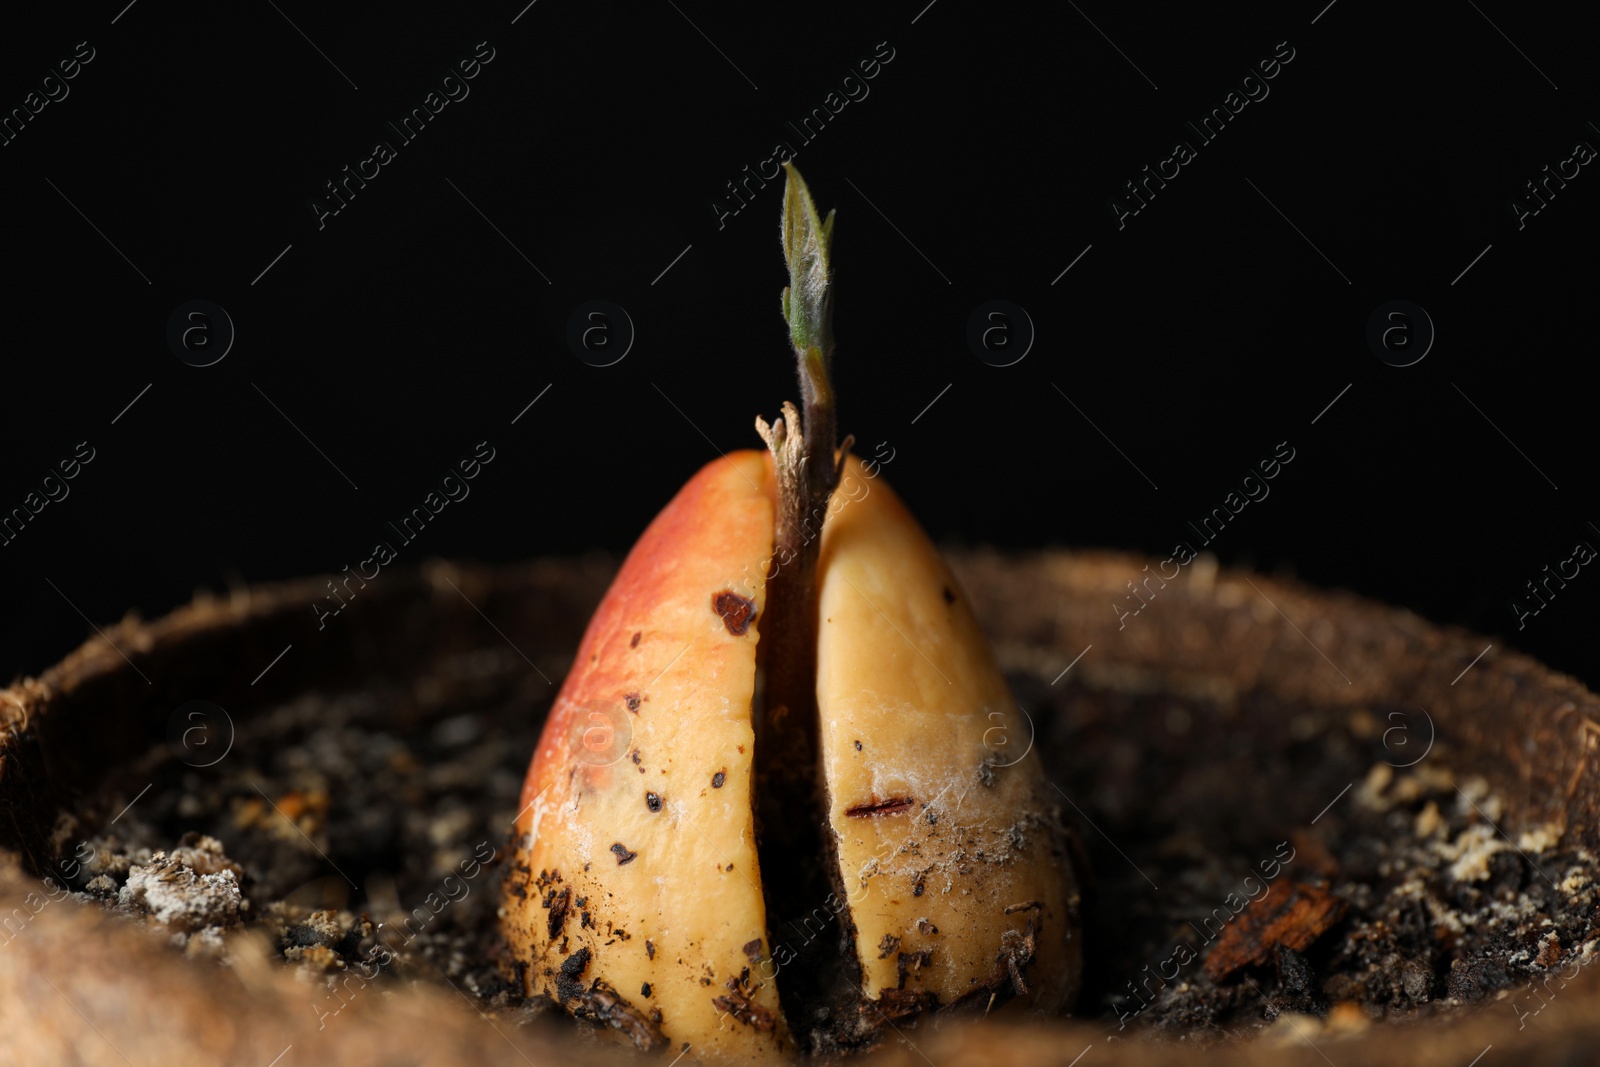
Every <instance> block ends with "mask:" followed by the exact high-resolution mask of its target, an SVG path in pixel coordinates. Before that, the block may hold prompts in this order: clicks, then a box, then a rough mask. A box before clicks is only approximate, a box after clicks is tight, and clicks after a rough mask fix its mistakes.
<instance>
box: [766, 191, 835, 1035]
mask: <svg viewBox="0 0 1600 1067" xmlns="http://www.w3.org/2000/svg"><path fill="white" fill-rule="evenodd" d="M785 167H786V168H787V170H788V172H789V177H788V182H787V185H786V187H785V189H784V200H783V253H784V258H785V260H787V262H788V265H789V285H788V286H787V287H786V288H785V289H784V290H783V316H784V319H785V320H786V321H787V323H788V325H789V339H790V343H791V346H792V347H793V349H794V355H795V363H796V368H797V370H798V372H799V376H800V399H801V403H802V404H803V405H804V412H805V415H804V421H803V422H802V420H801V413H800V411H798V410H796V408H795V406H794V404H792V403H790V402H788V401H785V402H784V404H783V414H782V416H781V417H780V418H779V419H777V420H776V421H774V422H773V423H771V424H768V422H767V421H766V420H765V419H763V418H761V417H760V416H757V417H756V430H757V432H758V433H760V434H761V437H762V439H763V440H764V441H766V443H767V447H768V448H769V449H770V450H771V451H772V457H773V467H774V470H775V472H776V475H777V482H778V503H777V513H776V515H775V523H774V526H775V529H774V537H773V567H774V568H776V570H775V571H774V572H772V573H771V575H770V577H769V578H768V580H767V590H766V601H767V602H766V608H765V615H766V618H765V621H764V622H763V623H762V627H761V641H762V644H763V646H765V647H764V648H763V652H764V654H765V661H766V688H765V699H764V705H765V708H764V714H763V715H762V716H761V718H760V720H759V722H758V726H757V729H758V741H757V745H756V771H757V776H758V778H759V779H760V781H761V788H760V791H759V796H760V827H761V829H760V850H761V865H762V872H763V875H764V880H766V881H768V887H767V888H768V892H767V897H768V919H769V921H770V922H773V923H776V922H777V921H778V920H779V919H780V918H781V917H787V916H793V915H798V914H800V912H801V910H802V909H804V908H805V907H806V906H807V902H812V903H814V902H815V900H818V899H822V898H821V896H820V893H821V892H825V891H826V890H827V888H828V885H829V881H830V879H829V875H828V873H827V872H826V871H824V870H823V868H827V867H828V866H829V864H828V863H827V862H822V863H819V862H818V859H819V858H823V857H828V856H830V855H831V852H830V850H829V847H828V846H829V845H830V843H831V840H832V839H831V836H830V835H829V834H827V833H826V831H825V822H826V811H827V808H826V805H825V803H824V798H823V796H822V790H821V789H820V784H821V774H820V759H821V753H820V746H819V744H818V722H817V588H816V586H817V582H816V576H817V558H818V556H819V554H820V550H821V547H822V537H821V534H822V522H823V519H824V517H825V516H826V515H827V512H828V500H829V498H830V497H831V496H832V495H833V490H834V488H835V487H836V486H837V485H838V484H839V474H840V471H841V469H842V468H843V465H844V456H845V453H846V452H847V451H848V450H849V447H850V441H849V440H848V439H847V440H846V441H845V445H844V449H842V450H836V448H835V435H836V433H837V429H836V414H835V411H834V392H833V384H832V382H831V381H830V380H829V371H830V369H831V366H832V363H833V272H832V263H831V259H832V251H833V218H834V214H833V212H831V211H830V212H829V213H828V217H827V219H825V220H824V219H821V218H819V217H818V215H817V208H816V205H815V204H814V203H813V202H812V199H811V193H810V191H809V190H808V189H807V188H806V184H805V181H804V179H802V178H801V177H800V174H799V172H798V171H796V170H795V169H794V167H793V166H792V165H789V164H785ZM769 642H770V644H769ZM791 971H795V972H799V973H795V974H791V973H790V972H791ZM813 971H815V972H816V973H818V974H821V973H822V972H821V971H818V970H817V969H816V968H798V969H797V968H785V969H784V975H785V979H786V980H787V981H786V984H790V985H791V990H792V991H793V992H795V993H798V994H800V995H799V996H797V997H790V996H789V994H787V993H786V994H785V997H786V1001H787V1003H786V1007H788V1008H789V1010H790V1011H791V1012H794V1011H798V1010H799V1009H800V1007H801V1004H800V1002H801V1001H812V1000H813V999H814V998H815V997H817V996H819V995H821V994H822V993H823V990H821V989H804V990H801V989H797V988H794V987H793V985H792V983H794V982H796V981H797V980H798V981H800V982H801V984H802V985H805V984H806V983H805V972H813ZM792 1021H793V1022H794V1023H795V1024H796V1027H797V1029H796V1033H797V1034H804V1033H806V1032H808V1028H809V1026H810V1025H811V1021H810V1020H806V1019H802V1018H800V1017H799V1016H796V1017H795V1018H794V1019H793V1020H792ZM802 1041H804V1038H803V1037H802Z"/></svg>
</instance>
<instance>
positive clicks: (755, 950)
mask: <svg viewBox="0 0 1600 1067" xmlns="http://www.w3.org/2000/svg"><path fill="white" fill-rule="evenodd" d="M744 954H745V957H746V958H747V959H748V960H749V961H750V962H751V963H760V962H761V939H760V938H759V937H758V938H756V939H755V940H754V941H746V942H745V944H744Z"/></svg>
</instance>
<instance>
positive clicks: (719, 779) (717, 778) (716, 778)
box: [711, 771, 728, 789]
mask: <svg viewBox="0 0 1600 1067" xmlns="http://www.w3.org/2000/svg"><path fill="white" fill-rule="evenodd" d="M727 780H728V776H727V775H726V774H724V773H722V772H721V771H718V772H717V773H716V774H713V775H712V776H711V788H712V789H721V788H722V783H723V782H726V781H727Z"/></svg>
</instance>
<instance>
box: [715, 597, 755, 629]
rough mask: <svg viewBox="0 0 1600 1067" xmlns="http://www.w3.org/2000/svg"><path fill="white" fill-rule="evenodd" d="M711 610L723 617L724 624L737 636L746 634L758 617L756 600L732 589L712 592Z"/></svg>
mask: <svg viewBox="0 0 1600 1067" xmlns="http://www.w3.org/2000/svg"><path fill="white" fill-rule="evenodd" d="M711 610H712V611H714V612H716V613H717V615H718V616H720V617H721V619H722V623H723V625H724V626H726V627H727V628H728V632H729V633H730V634H732V635H733V636H735V637H742V636H744V633H745V631H746V630H748V629H750V624H751V623H752V622H754V621H755V618H756V602H755V601H754V600H751V599H750V598H749V597H743V596H740V595H739V594H738V593H735V592H734V591H733V590H731V589H724V590H723V591H722V592H720V593H713V594H712V596H711Z"/></svg>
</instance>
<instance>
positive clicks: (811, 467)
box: [501, 173, 1081, 1061]
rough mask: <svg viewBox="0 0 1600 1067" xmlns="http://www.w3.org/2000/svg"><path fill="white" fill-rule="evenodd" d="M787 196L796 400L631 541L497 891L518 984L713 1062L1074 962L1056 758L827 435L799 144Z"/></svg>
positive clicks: (884, 497)
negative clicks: (1036, 749)
mask: <svg viewBox="0 0 1600 1067" xmlns="http://www.w3.org/2000/svg"><path fill="white" fill-rule="evenodd" d="M786 207H787V214H786V220H785V238H786V250H787V251H788V252H789V253H790V255H789V259H790V270H791V276H792V278H793V284H792V287H791V289H790V290H786V292H785V301H784V304H785V309H786V313H787V314H788V317H789V319H790V323H791V334H792V336H793V337H794V339H795V349H796V354H797V356H798V357H799V358H800V366H801V385H802V391H803V393H804V401H805V406H806V410H807V418H806V424H805V426H804V427H802V426H801V424H800V421H799V418H798V413H797V412H796V411H795V409H794V408H793V406H792V405H785V413H784V419H783V421H782V422H780V423H777V424H774V425H772V426H768V425H767V424H766V423H764V422H760V421H759V420H758V428H759V429H760V430H761V431H762V434H763V436H764V437H765V438H766V439H767V442H768V445H769V449H770V452H771V454H770V455H769V454H764V453H761V452H756V451H741V452H735V453H732V454H729V455H727V456H725V457H723V458H722V459H718V460H716V461H714V462H712V463H711V464H709V465H707V466H706V467H705V468H703V469H702V470H701V471H700V472H699V473H698V474H696V475H695V476H694V477H693V478H691V479H690V480H689V482H688V484H687V485H685V486H684V487H683V489H682V490H680V491H679V493H678V494H677V496H676V497H674V498H673V500H672V501H671V502H670V503H669V504H668V505H667V506H666V508H665V509H664V510H663V511H662V512H661V513H660V514H659V515H658V516H657V517H656V518H655V520H654V521H653V522H652V523H651V524H650V526H649V527H648V528H647V529H646V530H645V532H644V534H643V535H642V536H641V537H640V538H639V540H638V542H637V543H636V544H635V545H634V547H633V550H632V551H631V552H630V553H629V555H628V558H627V559H626V561H625V562H624V563H623V565H622V568H621V570H620V571H619V573H618V574H617V576H616V578H615V580H614V581H613V583H612V585H611V588H610V590H609V591H608V592H607V594H606V596H605V597H604V599H603V600H602V601H601V603H600V606H599V608H598V609H597V610H596V612H595V615H594V617H593V618H592V619H591V621H590V623H589V626H588V629H587V631H586V632H585V634H584V637H583V640H582V642H581V644H580V647H579V649H578V653H577V656H576V659H575V661H574V662H575V664H576V666H575V667H574V669H573V671H572V672H571V674H569V676H568V677H567V679H566V681H565V683H564V685H563V686H562V689H561V692H560V694H559V695H558V696H557V697H556V700H555V703H554V705H553V706H552V708H551V711H550V715H549V718H548V720H547V722H546V724H545V728H544V732H543V736H542V738H541V740H540V743H539V747H538V749H537V751H536V752H535V754H534V758H533V762H532V766H531V767H530V769H529V773H528V778H527V781H526V783H525V785H524V789H523V795H522V802H521V805H520V808H521V814H520V815H519V816H518V818H517V820H516V823H515V826H514V841H515V846H516V854H515V858H514V860H513V862H512V865H511V871H510V873H509V875H508V877H507V881H506V891H505V900H504V906H503V908H502V912H501V915H502V918H501V926H502V931H503V933H504V935H505V937H506V940H507V942H508V944H509V947H510V950H511V951H510V957H511V963H510V965H509V969H510V971H511V972H512V973H511V976H512V978H513V980H514V981H516V982H517V984H518V985H519V986H520V988H521V989H522V990H523V991H524V992H525V993H526V994H528V995H530V996H532V995H544V996H548V997H550V998H552V999H554V1000H556V1001H558V1002H559V1003H560V1004H561V1005H562V1006H563V1007H564V1008H565V1009H566V1010H568V1011H569V1012H571V1013H573V1014H574V1015H578V1016H582V1017H588V1018H592V1019H595V1020H597V1021H600V1022H602V1023H605V1024H608V1025H609V1026H611V1027H613V1028H615V1029H617V1030H619V1031H621V1032H622V1033H624V1034H625V1035H626V1036H628V1037H629V1038H631V1039H632V1040H633V1042H634V1043H635V1044H636V1045H638V1046H639V1047H641V1048H645V1049H652V1048H665V1047H667V1046H669V1045H670V1046H673V1047H675V1048H692V1049H693V1050H694V1055H695V1057H697V1058H701V1059H706V1060H711V1061H716V1060H757V1059H766V1058H771V1057H773V1056H777V1055H783V1054H789V1053H794V1052H830V1051H838V1050H844V1049H851V1048H857V1047H862V1046H866V1045H869V1044H871V1043H872V1042H873V1040H874V1039H875V1037H876V1036H877V1035H878V1033H879V1031H880V1030H881V1029H884V1028H886V1027H888V1026H889V1025H891V1024H893V1025H899V1024H901V1023H902V1022H903V1021H904V1020H907V1019H910V1018H913V1017H916V1016H919V1015H923V1014H925V1013H929V1012H957V1011H962V1010H964V1009H965V1010H971V1011H974V1012H976V1013H979V1014H981V1013H984V1012H987V1011H990V1010H998V1009H1000V1008H1001V1007H1002V1006H1004V1005H1007V1004H1012V1003H1014V1004H1018V1005H1021V1006H1023V1007H1025V1008H1031V1009H1033V1010H1036V1011H1045V1012H1055V1011H1059V1010H1061V1009H1062V1008H1064V1007H1065V1006H1066V1005H1067V1004H1068V1003H1070V1001H1071V999H1072V997H1073V995H1074V994H1075V992H1076V989H1077V986H1078V976H1079V972H1080V969H1081V949H1080V939H1079V935H1078V892H1077V887H1076V884H1075V882H1074V880H1073V876H1072V872H1071V869H1070V865H1069V861H1068V859H1067V855H1066V848H1065V845H1064V836H1063V835H1064V831H1063V829H1062V826H1061V822H1060V815H1059V811H1058V810H1057V808H1056V805H1055V803H1054V801H1053V797H1052V793H1051V789H1050V786H1049V783H1048V782H1047V781H1046V780H1045V778H1044V775H1043V773H1042V770H1041V768H1040V765H1039V762H1038V759H1037V757H1036V756H1034V755H1033V754H1032V753H1031V752H1030V753H1028V754H1025V755H1024V756H1023V757H1022V758H1021V759H1017V760H1015V761H1010V760H1001V759H1000V758H999V756H998V755H997V752H996V750H995V749H994V748H991V747H990V746H988V745H987V744H986V737H987V736H990V734H991V732H992V731H993V729H994V727H995V726H996V724H997V722H998V723H1002V724H1004V723H1013V720H1014V719H1015V718H1016V716H1017V713H1016V706H1015V704H1014V703H1013V701H1012V699H1011V697H1010V694H1009V693H1008V692H1007V689H1006V685H1005V682H1004V680H1003V679H1002V678H1001V676H1000V673H999V670H998V668H997V666H996V665H995V662H994V658H993V655H992V653H991V652H990V650H989V647H988V644H987V642H986V640H985V639H984V636H983V634H982V632H981V631H980V630H979V628H978V624H977V622H976V620H975V619H974V618H973V615H972V613H971V611H970V609H969V608H968V606H967V603H966V599H965V598H964V597H961V596H959V595H957V594H956V592H954V591H955V590H956V589H957V586H956V582H955V579H954V577H953V576H952V575H951V574H950V572H949V570H948V569H947V568H946V566H945V564H944V562H943V560H942V559H941V558H940V557H939V554H938V552H937V551H936V550H935V549H934V547H933V545H932V544H931V543H930V542H929V540H928V538H927V536H926V535H925V534H924V533H923V531H922V530H921V528H920V527H919V526H918V525H917V523H916V521H915V519H914V518H912V516H911V514H910V513H909V512H908V511H907V510H906V508H905V507H904V506H903V505H902V504H901V503H900V501H899V500H898V499H897V498H896V497H895V496H894V494H893V493H892V492H891V491H890V490H889V489H888V487H887V486H885V485H884V484H883V483H882V482H881V480H877V479H876V478H875V472H871V473H869V472H868V470H867V469H866V468H865V467H864V466H863V465H862V464H861V463H860V461H859V460H857V459H855V458H854V457H851V456H849V454H848V442H847V443H846V448H845V450H840V451H836V450H835V448H834V445H833V441H832V437H833V423H832V411H831V404H832V392H831V388H830V387H829V385H828V382H827V362H828V353H829V352H830V351H831V347H832V345H831V338H830V337H829V336H828V325H827V324H828V318H829V314H828V313H829V308H830V306H831V296H830V295H829V293H828V277H827V254H828V243H829V240H830V238H831V230H832V221H833V217H832V216H831V215H830V216H829V217H828V220H827V222H826V223H823V222H821V221H820V220H818V219H817V218H816V213H815V209H814V207H812V206H811V203H810V198H809V196H808V195H807V194H806V193H805V191H804V187H803V185H802V184H801V183H799V181H798V177H797V176H796V175H794V174H793V173H791V175H790V186H789V190H788V199H787V205H786ZM819 426H820V427H821V428H822V430H821V432H820V434H819V433H818V432H815V431H816V430H817V428H818V427H819ZM821 457H827V458H826V460H825V461H822V462H818V460H819V459H820V458H821ZM841 481H842V483H843V485H842V488H843V490H844V491H843V492H841V493H840V494H839V495H838V496H834V493H833V491H834V488H835V486H836V485H839V484H840V483H841ZM819 527H820V532H819ZM1013 724H1014V723H1013ZM1013 1010H1015V1009H1013Z"/></svg>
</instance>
